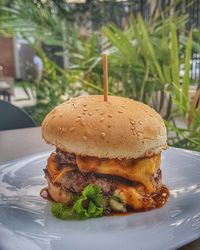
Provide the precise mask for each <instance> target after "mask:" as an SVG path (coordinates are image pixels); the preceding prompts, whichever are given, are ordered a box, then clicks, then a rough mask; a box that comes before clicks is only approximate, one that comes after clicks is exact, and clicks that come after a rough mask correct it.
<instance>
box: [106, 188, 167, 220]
mask: <svg viewBox="0 0 200 250" xmlns="http://www.w3.org/2000/svg"><path fill="white" fill-rule="evenodd" d="M152 198H153V200H154V201H155V203H156V205H155V207H152V208H150V209H139V210H134V209H132V208H131V207H128V208H127V212H116V211H111V213H110V214H106V216H116V215H117V216H126V215H130V214H133V213H141V212H145V211H150V210H153V209H155V208H161V207H163V206H164V205H165V203H166V202H167V200H168V198H169V190H168V188H167V187H166V186H164V185H162V187H161V190H160V193H158V194H156V195H154V196H153V197H152Z"/></svg>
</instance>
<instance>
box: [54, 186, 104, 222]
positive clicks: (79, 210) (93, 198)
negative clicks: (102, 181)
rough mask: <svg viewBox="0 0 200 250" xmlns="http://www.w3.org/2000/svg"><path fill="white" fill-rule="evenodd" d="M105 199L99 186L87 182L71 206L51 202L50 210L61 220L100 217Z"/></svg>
mask: <svg viewBox="0 0 200 250" xmlns="http://www.w3.org/2000/svg"><path fill="white" fill-rule="evenodd" d="M106 199H107V198H106V197H105V196H103V194H102V191H101V189H100V188H99V187H97V186H95V185H93V184H89V185H88V186H87V187H85V188H84V190H83V191H82V194H81V195H80V196H79V197H78V198H77V199H76V201H75V203H74V204H73V206H72V207H68V206H66V205H64V204H61V203H53V204H52V207H51V212H52V214H53V215H54V216H55V217H57V218H59V219H62V220H69V219H78V220H81V219H89V218H95V217H100V216H102V215H103V212H104V209H105V201H106Z"/></svg>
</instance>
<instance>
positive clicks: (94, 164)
mask: <svg viewBox="0 0 200 250" xmlns="http://www.w3.org/2000/svg"><path fill="white" fill-rule="evenodd" d="M42 135H43V138H44V140H45V141H46V142H47V143H49V144H53V145H55V147H56V150H55V152H53V153H52V154H51V155H50V156H49V158H48V162H47V166H46V168H45V169H44V172H45V178H46V180H47V183H48V195H49V197H50V198H51V199H52V200H53V201H54V203H53V205H54V207H53V208H52V212H53V213H54V214H56V216H57V217H61V218H62V217H64V216H63V214H61V212H63V210H66V211H67V212H68V215H69V213H70V215H72V214H73V216H74V215H76V216H77V215H82V216H83V217H84V218H85V217H96V216H102V215H105V214H109V213H112V212H117V213H118V212H122V213H123V212H127V211H144V210H149V209H152V208H156V207H161V206H162V205H163V204H164V203H165V202H166V200H167V197H168V190H167V188H166V187H165V186H163V185H162V172H161V169H160V163H161V151H162V150H163V149H166V148H167V136H166V127H165V124H164V122H163V120H162V118H161V116H160V115H159V114H158V113H157V112H156V111H154V110H153V109H152V108H150V107H149V106H147V105H145V104H143V103H141V102H137V101H134V100H131V99H127V98H122V97H117V96H109V97H108V101H106V102H105V101H104V99H103V96H101V95H90V96H80V97H76V98H73V99H70V100H68V101H66V102H64V103H62V104H61V105H59V106H57V107H55V108H54V109H53V110H52V111H51V112H50V113H49V114H48V115H47V116H46V117H45V119H44V121H43V123H42ZM58 210H59V212H58ZM66 211H65V212H66ZM59 213H60V214H59ZM65 214H66V213H65Z"/></svg>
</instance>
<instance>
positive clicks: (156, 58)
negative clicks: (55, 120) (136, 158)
mask: <svg viewBox="0 0 200 250" xmlns="http://www.w3.org/2000/svg"><path fill="white" fill-rule="evenodd" d="M47 2H48V4H44V3H43V1H31V0H28V1H23V0H18V1H17V2H15V3H14V2H13V3H12V4H10V2H9V1H5V0H4V5H1V8H0V13H1V17H0V33H1V34H3V35H4V36H5V35H6V36H16V34H17V35H20V36H21V37H23V38H24V39H25V40H26V41H27V42H28V43H29V44H30V45H31V46H32V47H33V48H34V49H35V51H36V52H37V53H38V54H39V56H40V57H41V58H42V60H43V62H44V66H45V67H44V74H43V79H42V81H41V82H40V83H35V84H34V89H35V92H36V99H37V105H36V106H34V107H29V108H26V110H27V111H28V112H29V113H30V114H31V115H32V117H33V119H34V120H35V121H36V122H37V124H40V123H41V121H42V119H43V118H44V116H45V114H46V113H48V112H49V111H50V110H51V109H52V108H53V107H54V106H55V105H57V104H59V103H60V102H62V101H63V100H64V99H65V98H66V97H70V96H77V95H80V94H83V93H93V94H94V93H102V64H101V53H102V50H106V51H107V52H108V54H109V59H108V62H109V91H110V94H115V95H120V96H126V97H129V98H133V99H136V100H139V101H142V102H145V103H147V104H148V105H150V106H152V107H153V108H155V109H156V110H157V111H158V112H159V113H160V114H161V115H162V116H163V118H164V119H165V121H166V126H167V129H168V132H169V144H170V145H173V146H177V147H184V148H189V149H194V150H199V151H200V136H199V133H200V113H199V112H198V111H197V110H196V107H195V105H192V104H191V101H190V99H189V86H190V83H191V82H192V81H191V79H190V60H191V53H192V51H195V52H196V53H200V45H199V44H200V43H199V42H200V33H199V31H198V30H191V31H189V30H185V27H186V23H187V21H188V16H187V14H186V13H185V12H183V11H182V10H180V9H179V8H177V6H176V4H178V3H180V1H174V4H173V5H171V6H168V7H167V8H166V9H165V10H164V11H161V10H160V9H158V10H157V11H154V14H153V15H152V16H151V18H150V20H148V22H146V21H145V20H144V19H143V18H142V16H141V15H139V14H138V15H137V16H135V17H134V16H129V17H128V19H127V22H126V23H125V24H124V26H123V27H121V26H120V27H119V26H117V25H116V24H114V23H109V24H106V25H105V26H104V27H103V28H102V29H101V30H91V29H90V31H89V32H87V33H84V32H82V31H81V29H80V27H79V24H80V23H78V21H77V13H79V12H80V7H79V9H78V11H79V12H76V8H74V9H72V8H70V7H69V6H68V5H66V4H65V3H64V1H60V2H59V1H53V0H52V1H47ZM73 11H74V12H73ZM72 12H73V13H76V14H75V15H74V16H75V17H76V18H74V19H73V17H72V16H71V13H72ZM170 13H171V14H170ZM44 44H45V45H49V46H60V51H58V52H56V55H57V56H63V55H65V54H67V57H68V67H67V68H66V69H63V68H61V67H59V66H58V65H57V64H55V63H54V62H53V61H52V60H51V59H50V57H49V55H48V53H46V51H45V50H44V49H43V45H44ZM180 66H182V67H183V68H184V75H183V77H180ZM179 119H181V120H182V121H183V125H181V126H178V125H177V124H178V123H177V121H178V120H179Z"/></svg>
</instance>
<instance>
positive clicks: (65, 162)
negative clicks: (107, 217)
mask: <svg viewBox="0 0 200 250" xmlns="http://www.w3.org/2000/svg"><path fill="white" fill-rule="evenodd" d="M44 172H45V177H46V179H47V181H48V189H49V194H50V196H51V198H52V199H53V200H54V201H56V202H60V203H62V204H65V205H63V206H69V207H70V206H73V205H74V204H77V203H78V201H79V199H80V197H82V199H84V201H86V200H87V202H88V198H86V193H88V194H89V195H90V194H92V193H93V197H94V198H93V199H95V197H98V196H100V197H101V200H103V198H102V197H104V205H103V210H102V213H107V214H108V213H110V212H111V211H112V210H114V211H121V212H125V211H127V209H133V210H147V209H151V208H155V207H160V206H162V205H163V204H164V203H165V202H166V199H167V196H168V192H167V189H166V188H164V187H163V186H162V183H161V178H162V175H161V170H160V154H158V155H155V156H152V157H149V158H147V157H146V158H141V159H137V160H135V159H107V158H96V157H89V156H86V157H82V156H77V155H75V154H71V153H68V152H63V151H61V150H60V149H58V148H57V149H56V152H55V153H52V154H51V155H50V157H49V158H48V164H47V167H46V169H44ZM88 187H89V188H88ZM86 191H87V192H86ZM84 194H85V198H84ZM77 197H79V199H78V198H77ZM87 202H86V203H87ZM92 203H94V204H95V202H92ZM83 204H84V202H82V203H81V209H82V210H85V208H84V207H83ZM88 204H90V203H88ZM88 204H85V206H86V207H87V206H89V205H88ZM79 205H80V204H79ZM55 206H58V204H57V205H55ZM59 206H61V207H62V205H59ZM90 206H92V205H90ZM61 207H59V209H61ZM62 208H63V207H62ZM97 208H98V207H97V206H96V208H95V209H97ZM78 209H79V210H80V208H78ZM57 210H58V207H56V209H55V211H57ZM82 210H81V211H82ZM90 210H91V209H90ZM93 210H94V208H93ZM93 210H91V211H93ZM95 211H96V212H97V210H95ZM96 212H95V214H96ZM98 212H99V210H98ZM85 213H86V212H84V214H85Z"/></svg>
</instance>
